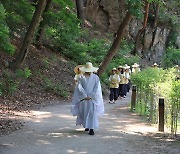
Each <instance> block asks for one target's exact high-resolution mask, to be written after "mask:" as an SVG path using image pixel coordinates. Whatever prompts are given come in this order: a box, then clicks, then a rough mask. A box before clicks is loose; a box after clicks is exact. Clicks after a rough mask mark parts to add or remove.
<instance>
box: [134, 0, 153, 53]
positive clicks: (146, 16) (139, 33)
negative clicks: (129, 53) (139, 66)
mask: <svg viewBox="0 0 180 154" xmlns="http://www.w3.org/2000/svg"><path fill="white" fill-rule="evenodd" d="M149 4H150V3H149V2H147V1H146V3H145V8H144V9H145V15H144V23H143V27H142V28H141V29H140V30H139V31H138V33H137V36H136V45H135V49H134V52H133V55H136V53H137V50H138V47H139V45H140V36H141V34H142V32H143V31H144V30H145V28H146V25H147V20H148V15H149Z"/></svg>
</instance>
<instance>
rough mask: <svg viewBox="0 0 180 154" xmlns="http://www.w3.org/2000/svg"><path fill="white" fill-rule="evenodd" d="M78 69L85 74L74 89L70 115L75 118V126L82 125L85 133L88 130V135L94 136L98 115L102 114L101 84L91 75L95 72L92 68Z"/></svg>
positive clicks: (97, 124) (97, 78)
mask: <svg viewBox="0 0 180 154" xmlns="http://www.w3.org/2000/svg"><path fill="white" fill-rule="evenodd" d="M86 64H87V63H86ZM88 65H92V64H88ZM80 69H82V71H83V72H85V73H84V75H82V76H81V77H80V78H79V81H78V84H77V86H76V88H75V92H74V96H73V100H72V114H73V115H74V116H77V120H76V125H83V127H84V128H86V129H85V131H88V130H89V129H90V131H89V134H90V135H94V131H93V130H94V129H96V128H98V126H99V123H98V115H102V114H103V113H104V104H103V99H102V91H101V84H100V81H99V77H98V76H97V75H96V74H94V73H92V72H94V71H95V70H96V69H95V68H94V67H93V66H91V67H88V66H86V67H82V68H80Z"/></svg>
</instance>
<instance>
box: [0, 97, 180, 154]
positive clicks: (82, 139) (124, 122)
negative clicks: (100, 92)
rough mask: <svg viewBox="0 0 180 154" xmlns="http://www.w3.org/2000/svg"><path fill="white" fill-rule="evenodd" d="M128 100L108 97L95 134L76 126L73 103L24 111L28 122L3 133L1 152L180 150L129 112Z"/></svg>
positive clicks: (159, 153) (162, 153) (139, 153)
mask: <svg viewBox="0 0 180 154" xmlns="http://www.w3.org/2000/svg"><path fill="white" fill-rule="evenodd" d="M128 102H130V98H129V97H128V98H126V99H123V100H119V101H118V102H117V104H108V103H107V101H105V109H106V113H105V116H103V117H101V118H100V119H99V121H100V129H99V130H97V131H95V135H94V136H90V135H88V134H87V132H84V129H83V128H82V127H79V126H75V117H72V116H71V114H70V105H69V104H66V105H58V106H53V107H46V108H43V109H41V110H39V111H32V112H31V113H30V114H29V115H27V114H26V115H21V116H22V118H23V119H24V121H26V122H27V123H26V125H25V126H24V127H23V128H22V129H21V130H19V131H15V132H13V133H12V134H9V135H5V136H2V137H0V154H68V153H78V154H85V153H88V154H145V153H146V154H150V153H153V154H176V153H177V154H178V153H179V151H180V143H179V142H173V141H172V140H170V139H168V140H167V139H163V138H161V137H160V136H162V135H160V136H159V135H157V134H156V130H157V128H154V127H151V126H149V125H148V124H146V123H144V122H143V121H142V120H141V119H140V117H139V116H136V115H135V114H133V113H130V112H129V110H128ZM155 134H156V135H155Z"/></svg>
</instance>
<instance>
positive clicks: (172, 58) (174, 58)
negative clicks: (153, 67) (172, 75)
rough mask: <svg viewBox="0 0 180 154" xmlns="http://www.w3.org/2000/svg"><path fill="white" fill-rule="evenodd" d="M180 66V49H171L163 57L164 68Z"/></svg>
mask: <svg viewBox="0 0 180 154" xmlns="http://www.w3.org/2000/svg"><path fill="white" fill-rule="evenodd" d="M174 65H180V49H176V48H174V47H169V48H167V50H166V53H165V55H164V56H163V61H162V66H163V67H165V68H169V67H173V66H174Z"/></svg>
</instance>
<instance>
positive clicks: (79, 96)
mask: <svg viewBox="0 0 180 154" xmlns="http://www.w3.org/2000/svg"><path fill="white" fill-rule="evenodd" d="M85 97H87V94H86V92H85V90H84V88H83V86H82V81H81V79H79V81H78V84H77V85H76V87H75V90H74V95H73V99H72V102H71V113H72V115H73V116H77V115H78V113H79V108H78V104H79V103H80V102H81V101H82V100H83V99H84V98H85Z"/></svg>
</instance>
